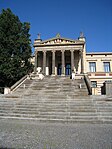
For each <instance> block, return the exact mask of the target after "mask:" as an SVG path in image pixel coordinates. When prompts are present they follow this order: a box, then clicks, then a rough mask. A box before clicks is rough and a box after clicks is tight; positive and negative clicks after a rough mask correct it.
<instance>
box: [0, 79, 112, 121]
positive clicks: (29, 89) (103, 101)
mask: <svg viewBox="0 0 112 149" xmlns="http://www.w3.org/2000/svg"><path fill="white" fill-rule="evenodd" d="M0 118H11V119H29V120H37V121H42V122H64V123H69V122H70V123H75V122H83V123H84V122H87V123H88V122H90V123H112V98H111V97H106V96H90V95H88V90H87V87H86V84H85V82H84V80H83V79H76V80H71V79H70V78H69V77H45V78H44V79H43V80H39V79H32V80H30V79H26V80H25V81H24V82H23V83H22V84H21V86H20V87H19V88H18V89H17V90H15V91H14V92H13V93H12V94H10V95H4V96H3V95H2V96H0Z"/></svg>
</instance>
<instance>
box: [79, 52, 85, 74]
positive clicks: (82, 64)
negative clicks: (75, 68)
mask: <svg viewBox="0 0 112 149" xmlns="http://www.w3.org/2000/svg"><path fill="white" fill-rule="evenodd" d="M80 55H81V73H84V58H83V51H80Z"/></svg>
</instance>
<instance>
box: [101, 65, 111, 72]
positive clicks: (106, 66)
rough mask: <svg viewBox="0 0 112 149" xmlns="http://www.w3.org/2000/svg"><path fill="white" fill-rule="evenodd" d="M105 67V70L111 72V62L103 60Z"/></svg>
mask: <svg viewBox="0 0 112 149" xmlns="http://www.w3.org/2000/svg"><path fill="white" fill-rule="evenodd" d="M106 64H108V65H106ZM103 68H104V72H106V73H108V72H111V70H110V62H103Z"/></svg>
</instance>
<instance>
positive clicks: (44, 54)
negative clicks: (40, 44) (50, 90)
mask: <svg viewBox="0 0 112 149" xmlns="http://www.w3.org/2000/svg"><path fill="white" fill-rule="evenodd" d="M43 73H44V74H45V75H46V51H43Z"/></svg>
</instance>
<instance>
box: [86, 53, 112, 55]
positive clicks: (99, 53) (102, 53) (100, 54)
mask: <svg viewBox="0 0 112 149" xmlns="http://www.w3.org/2000/svg"><path fill="white" fill-rule="evenodd" d="M106 54H109V55H112V52H88V53H86V55H106Z"/></svg>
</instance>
